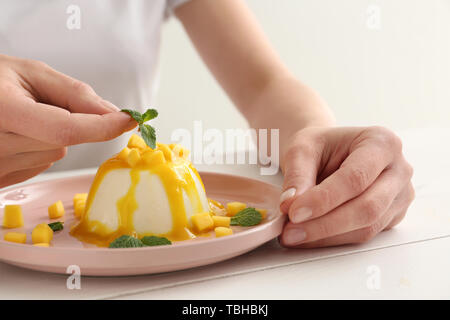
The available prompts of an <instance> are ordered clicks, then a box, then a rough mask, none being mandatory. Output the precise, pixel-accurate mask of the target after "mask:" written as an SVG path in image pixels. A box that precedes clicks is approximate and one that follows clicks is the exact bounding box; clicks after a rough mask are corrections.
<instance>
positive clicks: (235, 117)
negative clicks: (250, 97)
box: [156, 0, 450, 139]
mask: <svg viewBox="0 0 450 320" xmlns="http://www.w3.org/2000/svg"><path fill="white" fill-rule="evenodd" d="M246 2H247V4H248V5H249V6H250V8H251V9H252V11H253V12H254V13H255V15H256V16H257V18H258V20H259V21H260V24H261V25H262V27H263V29H264V31H265V33H266V34H267V36H268V37H269V39H270V41H271V43H272V44H273V46H274V47H275V48H276V50H277V51H278V53H279V54H280V56H281V57H282V60H283V61H284V62H285V63H286V64H287V66H288V67H289V68H290V69H291V70H292V72H293V73H294V74H295V75H296V76H297V77H298V78H300V79H302V80H303V81H304V82H306V83H307V84H309V85H310V86H312V87H313V88H315V89H316V90H317V91H318V92H319V93H320V94H321V95H322V96H323V97H324V98H325V99H326V101H327V102H328V104H329V105H330V106H331V108H332V109H333V111H334V113H335V115H336V117H337V120H338V123H339V124H341V125H372V124H379V125H384V126H388V127H390V128H393V129H405V128H418V127H448V119H450V88H449V87H450V59H449V57H450V45H449V42H450V1H448V0H372V1H367V0H340V1H335V0H276V1H275V0H247V1H246ZM374 6H375V7H374ZM373 8H375V9H373ZM377 8H379V10H380V21H381V25H380V28H379V29H376V28H375V29H373V26H374V24H373V21H374V20H373V18H374V13H373V12H374V11H373V10H377ZM375 21H376V20H375ZM375 26H376V24H375ZM160 59H161V61H160V62H161V64H160V81H159V93H158V96H157V98H156V105H158V106H160V107H161V108H163V109H164V110H165V112H167V113H169V112H170V113H171V114H173V115H175V116H173V117H171V119H172V121H171V123H170V124H169V123H166V124H165V123H163V122H158V127H159V129H160V130H161V131H160V132H161V134H162V135H163V136H164V137H163V138H164V139H169V138H170V133H171V131H172V130H173V128H189V129H191V128H192V125H189V123H191V124H192V121H193V120H197V119H203V120H204V126H205V127H206V128H207V127H211V128H219V129H225V128H233V127H242V126H246V122H245V120H244V119H243V118H242V117H241V116H240V114H239V113H238V111H236V110H235V108H234V107H233V105H232V103H231V101H230V100H229V99H228V98H227V96H226V94H225V93H224V92H223V91H222V90H221V88H220V87H219V86H218V84H217V83H216V81H215V80H214V78H213V77H212V75H211V74H210V73H209V71H208V70H207V68H206V67H205V66H204V64H203V63H202V61H201V60H200V58H199V56H198V55H197V53H196V52H195V49H194V48H193V46H192V45H191V43H190V41H189V39H188V37H187V35H186V34H185V32H184V30H183V28H182V26H181V24H180V23H179V21H177V20H176V19H175V18H172V19H170V20H169V21H168V22H167V23H166V25H165V27H164V31H163V39H162V51H161V58H160ZM186 109H188V111H187V110H186ZM183 110H185V111H183ZM186 111H187V112H186ZM165 126H167V128H165Z"/></svg>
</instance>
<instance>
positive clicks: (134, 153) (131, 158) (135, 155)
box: [127, 148, 141, 167]
mask: <svg viewBox="0 0 450 320" xmlns="http://www.w3.org/2000/svg"><path fill="white" fill-rule="evenodd" d="M140 160H141V154H140V153H139V150H138V149H136V148H133V149H131V151H130V153H129V154H128V157H127V162H128V164H129V165H130V167H134V166H136V165H137V164H138V163H139V161H140Z"/></svg>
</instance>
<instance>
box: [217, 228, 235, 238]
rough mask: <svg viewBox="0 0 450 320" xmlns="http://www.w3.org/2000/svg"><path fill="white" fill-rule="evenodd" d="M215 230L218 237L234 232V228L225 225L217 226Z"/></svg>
mask: <svg viewBox="0 0 450 320" xmlns="http://www.w3.org/2000/svg"><path fill="white" fill-rule="evenodd" d="M214 232H215V233H216V237H217V238H220V237H224V236H229V235H232V234H233V230H231V229H230V228H225V227H217V228H215V229H214Z"/></svg>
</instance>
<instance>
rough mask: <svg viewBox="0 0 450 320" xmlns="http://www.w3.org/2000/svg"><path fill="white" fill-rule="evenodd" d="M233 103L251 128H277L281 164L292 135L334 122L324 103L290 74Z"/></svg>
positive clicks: (273, 80)
mask: <svg viewBox="0 0 450 320" xmlns="http://www.w3.org/2000/svg"><path fill="white" fill-rule="evenodd" d="M235 103H236V105H237V106H238V108H239V109H240V111H241V112H242V114H243V115H244V116H245V118H246V119H247V121H248V123H249V125H250V127H252V128H255V129H269V128H273V129H279V130H280V131H279V132H280V156H281V159H280V160H281V163H283V154H284V149H285V146H286V143H287V141H288V140H289V137H290V136H291V135H292V134H294V133H295V132H298V131H299V130H301V129H303V128H305V127H311V126H316V127H317V126H332V125H334V122H335V120H334V117H333V114H332V112H331V111H330V109H329V108H328V106H327V104H326V102H325V101H324V100H323V99H322V98H321V97H320V96H319V95H318V94H317V93H316V92H315V91H314V90H312V89H311V88H310V87H308V86H306V85H305V84H303V83H302V82H301V81H299V80H297V79H295V78H294V77H292V76H290V75H283V76H280V77H277V78H274V79H272V80H271V81H269V82H268V83H267V84H266V85H265V86H264V87H263V88H262V89H261V90H260V92H259V93H257V94H254V97H253V98H252V99H247V101H235Z"/></svg>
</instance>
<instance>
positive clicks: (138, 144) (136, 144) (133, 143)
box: [127, 134, 147, 149]
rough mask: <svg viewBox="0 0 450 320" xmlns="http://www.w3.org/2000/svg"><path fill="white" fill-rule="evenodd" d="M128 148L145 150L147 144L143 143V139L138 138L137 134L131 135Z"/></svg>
mask: <svg viewBox="0 0 450 320" xmlns="http://www.w3.org/2000/svg"><path fill="white" fill-rule="evenodd" d="M127 147H128V148H139V149H146V148H147V144H146V143H145V141H144V139H142V138H141V137H139V136H138V135H137V134H133V135H132V136H131V137H130V140H128V145H127Z"/></svg>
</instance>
